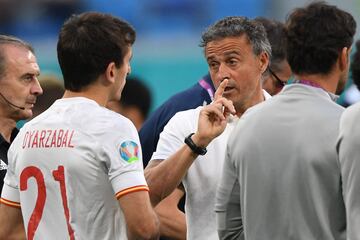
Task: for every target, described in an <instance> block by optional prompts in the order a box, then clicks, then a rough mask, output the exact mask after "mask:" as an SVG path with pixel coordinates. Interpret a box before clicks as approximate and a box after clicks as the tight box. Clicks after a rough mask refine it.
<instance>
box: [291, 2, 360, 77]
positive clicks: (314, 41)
mask: <svg viewBox="0 0 360 240" xmlns="http://www.w3.org/2000/svg"><path fill="white" fill-rule="evenodd" d="M286 26H287V41H288V43H287V53H288V56H287V58H288V62H289V65H290V67H291V69H292V71H293V72H294V73H295V74H328V73H329V72H330V71H331V69H332V67H333V65H334V64H335V62H336V60H337V59H338V56H339V54H340V52H341V50H342V49H343V48H344V47H350V46H351V44H352V42H353V37H354V34H355V30H356V22H355V20H354V18H353V17H352V15H351V14H349V13H347V12H345V11H343V10H340V9H339V8H337V7H336V6H333V5H328V4H327V3H325V2H322V1H320V2H315V3H312V4H310V5H308V6H307V7H304V8H297V9H295V10H294V11H293V12H292V13H291V14H290V15H289V16H288V18H287V22H286Z"/></svg>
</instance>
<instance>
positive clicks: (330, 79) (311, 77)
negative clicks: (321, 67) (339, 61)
mask: <svg viewBox="0 0 360 240" xmlns="http://www.w3.org/2000/svg"><path fill="white" fill-rule="evenodd" d="M294 77H295V79H297V80H302V81H309V82H312V83H314V84H316V85H319V86H320V87H321V88H322V89H324V90H325V91H327V92H331V93H335V91H336V87H337V85H338V82H339V80H338V79H339V76H338V75H336V74H333V73H332V74H326V75H321V74H302V75H294Z"/></svg>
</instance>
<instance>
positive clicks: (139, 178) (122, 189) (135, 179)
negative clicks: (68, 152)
mask: <svg viewBox="0 0 360 240" xmlns="http://www.w3.org/2000/svg"><path fill="white" fill-rule="evenodd" d="M111 185H112V187H113V190H114V193H115V196H116V198H117V199H119V198H120V197H122V196H124V195H126V194H128V193H131V192H136V191H149V188H148V186H147V183H146V180H145V177H144V172H143V171H142V170H135V171H127V172H123V173H121V174H119V175H118V176H116V177H114V178H112V179H111Z"/></svg>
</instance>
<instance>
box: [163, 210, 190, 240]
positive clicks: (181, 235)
mask: <svg viewBox="0 0 360 240" xmlns="http://www.w3.org/2000/svg"><path fill="white" fill-rule="evenodd" d="M156 213H157V214H158V216H159V220H160V235H161V236H164V237H168V238H171V239H174V240H181V239H186V220H185V214H184V213H183V212H181V211H180V210H177V213H173V215H172V216H170V217H169V216H167V215H164V214H162V213H160V212H158V211H156Z"/></svg>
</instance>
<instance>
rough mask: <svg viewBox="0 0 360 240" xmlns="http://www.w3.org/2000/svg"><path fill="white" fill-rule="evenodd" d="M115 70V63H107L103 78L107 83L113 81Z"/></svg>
mask: <svg viewBox="0 0 360 240" xmlns="http://www.w3.org/2000/svg"><path fill="white" fill-rule="evenodd" d="M115 71H116V66H115V63H114V62H111V63H109V65H108V66H107V68H106V70H105V78H106V80H107V81H108V82H109V83H114V82H115Z"/></svg>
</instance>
